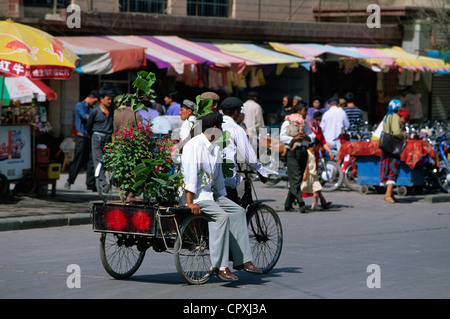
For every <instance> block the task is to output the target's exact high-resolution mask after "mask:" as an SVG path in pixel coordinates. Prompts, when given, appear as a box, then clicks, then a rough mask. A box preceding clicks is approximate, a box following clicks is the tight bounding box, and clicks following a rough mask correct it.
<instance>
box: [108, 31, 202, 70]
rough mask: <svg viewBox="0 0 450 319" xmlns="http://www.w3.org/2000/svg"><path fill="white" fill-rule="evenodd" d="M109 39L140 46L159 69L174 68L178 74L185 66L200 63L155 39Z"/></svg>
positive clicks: (142, 37) (119, 37)
mask: <svg viewBox="0 0 450 319" xmlns="http://www.w3.org/2000/svg"><path fill="white" fill-rule="evenodd" d="M108 38H109V39H111V40H113V41H116V42H117V43H123V44H127V45H133V46H139V47H141V48H143V49H144V50H145V56H146V58H147V59H148V60H150V61H152V62H153V63H155V64H156V66H157V67H158V68H159V69H164V68H170V67H172V68H173V69H174V70H175V71H176V72H177V73H179V74H182V73H183V72H184V66H185V65H190V64H197V63H198V61H197V60H195V59H193V58H192V57H190V56H186V55H184V54H180V53H178V52H175V51H174V50H171V49H170V48H167V47H165V46H164V45H161V44H160V43H157V41H153V38H154V37H144V36H134V35H130V36H109V37H108Z"/></svg>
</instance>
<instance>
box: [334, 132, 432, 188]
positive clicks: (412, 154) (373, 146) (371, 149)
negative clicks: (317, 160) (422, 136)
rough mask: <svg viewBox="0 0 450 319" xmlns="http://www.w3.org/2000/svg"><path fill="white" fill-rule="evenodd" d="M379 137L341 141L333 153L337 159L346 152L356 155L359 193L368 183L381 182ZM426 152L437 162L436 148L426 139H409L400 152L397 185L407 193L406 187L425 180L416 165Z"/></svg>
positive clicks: (374, 185)
mask: <svg viewBox="0 0 450 319" xmlns="http://www.w3.org/2000/svg"><path fill="white" fill-rule="evenodd" d="M378 144H379V141H378V140H373V141H368V142H366V141H358V142H348V143H345V144H342V146H341V148H340V149H339V152H338V154H337V155H336V161H338V162H339V161H341V160H342V159H343V158H344V156H345V155H347V154H348V155H352V156H356V158H357V166H358V184H359V185H360V193H362V194H367V192H368V190H369V187H378V186H379V185H380V156H381V150H380V149H379V148H378ZM425 155H428V156H430V157H431V158H433V159H434V160H435V162H436V163H439V160H438V156H437V153H436V151H435V150H434V149H433V148H432V146H431V145H430V144H429V143H428V142H427V141H425V140H408V141H407V144H406V147H405V149H404V150H403V153H402V155H401V156H400V160H401V166H400V174H399V176H398V179H397V183H396V185H397V187H399V188H400V191H398V192H400V193H401V194H403V195H406V193H407V188H410V187H421V186H422V185H424V183H425V177H424V176H425V171H424V170H423V169H422V168H421V167H419V166H420V165H419V163H420V160H421V159H422V158H423V157H424V156H425Z"/></svg>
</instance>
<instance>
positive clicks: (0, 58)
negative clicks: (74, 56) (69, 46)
mask: <svg viewBox="0 0 450 319" xmlns="http://www.w3.org/2000/svg"><path fill="white" fill-rule="evenodd" d="M44 38H46V40H47V41H46V43H47V44H46V45H44V47H43V48H41V51H40V49H39V48H36V47H34V46H31V45H27V44H26V43H25V42H24V41H22V40H20V39H19V38H18V37H16V36H14V35H11V34H6V33H0V73H6V74H10V75H13V76H30V77H31V78H35V79H46V78H55V79H66V78H69V77H70V75H71V73H72V71H73V68H71V67H66V66H58V64H59V63H61V62H63V60H64V58H65V57H67V56H68V55H67V54H68V53H67V52H66V51H67V50H66V48H65V46H64V44H63V43H62V42H61V41H59V40H58V39H56V38H54V37H51V36H46V35H44ZM43 54H44V55H47V54H50V55H53V56H55V57H56V59H55V63H53V64H52V63H47V64H45V65H41V64H38V62H39V57H40V56H41V57H42V55H43ZM47 58H48V57H47ZM30 59H31V61H30ZM46 60H47V59H46ZM27 61H29V62H27ZM34 61H36V62H34Z"/></svg>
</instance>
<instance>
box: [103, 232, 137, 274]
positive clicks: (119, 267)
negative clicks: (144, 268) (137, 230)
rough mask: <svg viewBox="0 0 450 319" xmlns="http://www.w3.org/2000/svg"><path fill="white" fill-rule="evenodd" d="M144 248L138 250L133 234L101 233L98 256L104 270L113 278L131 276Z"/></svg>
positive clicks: (135, 269)
mask: <svg viewBox="0 0 450 319" xmlns="http://www.w3.org/2000/svg"><path fill="white" fill-rule="evenodd" d="M144 257H145V250H143V251H139V250H138V248H137V240H136V238H135V236H133V235H126V234H111V233H102V235H101V237H100V258H101V260H102V264H103V267H104V268H105V270H106V272H107V273H108V274H109V275H110V276H111V277H113V278H116V279H126V278H129V277H131V276H132V275H133V274H134V273H135V272H136V271H137V270H138V269H139V267H140V266H141V264H142V261H143V260H144Z"/></svg>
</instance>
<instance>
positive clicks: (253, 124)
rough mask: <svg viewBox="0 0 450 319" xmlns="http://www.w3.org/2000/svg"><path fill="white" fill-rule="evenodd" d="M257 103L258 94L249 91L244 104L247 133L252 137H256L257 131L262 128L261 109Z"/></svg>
mask: <svg viewBox="0 0 450 319" xmlns="http://www.w3.org/2000/svg"><path fill="white" fill-rule="evenodd" d="M257 101H258V93H257V92H255V91H250V92H249V93H248V95H247V101H245V103H244V112H245V125H246V126H247V132H248V131H251V132H252V134H253V135H254V136H257V135H258V132H259V129H260V128H263V127H264V118H263V109H262V107H261V105H259V104H258V102H257Z"/></svg>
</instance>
